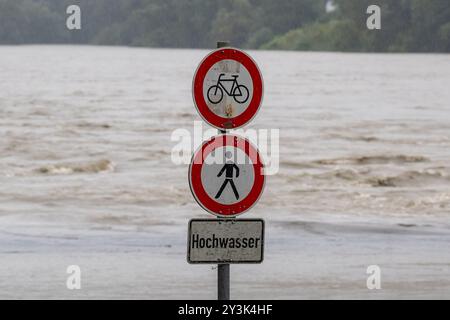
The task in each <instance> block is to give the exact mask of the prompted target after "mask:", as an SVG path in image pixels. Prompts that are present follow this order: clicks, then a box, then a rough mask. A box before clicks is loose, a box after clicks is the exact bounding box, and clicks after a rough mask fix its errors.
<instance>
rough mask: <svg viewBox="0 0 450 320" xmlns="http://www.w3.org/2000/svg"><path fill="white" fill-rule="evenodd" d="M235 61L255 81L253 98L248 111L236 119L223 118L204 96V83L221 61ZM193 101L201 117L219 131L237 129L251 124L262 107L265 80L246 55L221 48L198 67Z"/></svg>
mask: <svg viewBox="0 0 450 320" xmlns="http://www.w3.org/2000/svg"><path fill="white" fill-rule="evenodd" d="M227 59H229V60H235V61H238V62H240V63H241V64H243V65H244V67H245V68H246V69H247V70H248V72H249V73H250V76H251V77H252V80H253V97H252V100H251V102H250V104H249V105H248V107H247V109H246V110H245V111H244V112H243V113H241V114H240V115H239V116H237V117H234V118H223V117H220V116H218V115H216V114H214V113H213V112H212V111H211V110H210V109H209V107H208V105H207V103H206V101H205V97H204V96H203V81H204V79H205V77H206V73H207V72H208V71H209V69H210V68H211V67H212V66H213V65H214V64H215V63H217V62H219V61H221V60H227ZM192 86H193V90H192V92H193V100H194V104H195V106H196V108H197V110H198V112H199V113H200V116H201V117H202V118H203V120H205V121H206V122H207V123H209V124H210V125H211V126H213V127H215V128H217V129H237V128H240V127H242V126H244V125H245V124H247V123H248V122H250V121H251V120H252V119H253V118H254V117H255V115H256V113H257V112H258V110H259V108H260V107H261V102H262V98H263V79H262V75H261V72H260V70H259V68H258V66H257V64H256V62H255V61H254V60H253V59H252V58H251V57H250V56H249V55H247V54H246V53H244V52H243V51H240V50H238V49H236V48H221V49H217V50H215V51H213V52H211V53H210V54H209V55H207V56H206V57H205V58H204V59H203V61H202V62H201V63H200V65H199V66H198V68H197V70H196V72H195V75H194V81H193V84H192Z"/></svg>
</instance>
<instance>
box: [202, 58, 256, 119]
mask: <svg viewBox="0 0 450 320" xmlns="http://www.w3.org/2000/svg"><path fill="white" fill-rule="evenodd" d="M203 96H204V97H206V99H205V100H206V104H207V105H208V108H209V109H210V110H211V112H212V113H214V114H215V115H217V116H219V117H222V118H231V117H237V116H239V115H241V114H242V113H243V112H244V111H245V110H247V108H248V106H249V104H250V101H252V98H253V80H252V77H251V75H250V73H249V72H248V70H247V68H246V67H244V65H243V64H241V63H240V62H238V61H236V60H228V59H227V60H221V61H219V62H217V63H215V64H214V65H213V66H212V67H211V68H210V69H209V70H208V72H207V73H206V76H205V80H204V82H203Z"/></svg>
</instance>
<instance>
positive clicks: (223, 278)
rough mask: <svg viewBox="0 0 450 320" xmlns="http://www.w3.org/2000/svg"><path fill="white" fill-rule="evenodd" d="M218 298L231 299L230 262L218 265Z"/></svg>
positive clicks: (221, 44)
mask: <svg viewBox="0 0 450 320" xmlns="http://www.w3.org/2000/svg"><path fill="white" fill-rule="evenodd" d="M229 46H230V42H228V41H217V48H223V47H229ZM219 133H227V130H219ZM217 299H218V300H230V265H229V264H228V263H226V264H219V265H218V266H217Z"/></svg>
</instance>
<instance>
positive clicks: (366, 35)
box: [0, 0, 450, 52]
mask: <svg viewBox="0 0 450 320" xmlns="http://www.w3.org/2000/svg"><path fill="white" fill-rule="evenodd" d="M327 2H328V1H327V0H220V1H217V0H0V44H34V43H82V44H103V45H130V46H149V47H177V48H211V47H213V46H214V43H215V41H216V40H230V41H231V43H232V44H233V45H234V46H237V47H242V48H255V49H257V48H263V49H285V50H321V51H376V52H384V51H397V52H450V0H335V1H334V6H328V8H329V10H325V5H326V3H327ZM371 4H376V5H378V6H380V7H381V26H382V28H381V30H368V29H367V28H366V19H367V17H368V14H367V13H366V10H367V7H368V6H369V5H371ZM69 5H78V6H80V8H81V15H82V16H81V21H82V29H81V30H73V31H70V30H68V29H67V28H66V19H67V17H68V15H67V14H66V8H67V7H68V6H69ZM333 7H334V8H335V10H330V9H333ZM327 11H328V12H327Z"/></svg>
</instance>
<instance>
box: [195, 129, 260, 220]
mask: <svg viewBox="0 0 450 320" xmlns="http://www.w3.org/2000/svg"><path fill="white" fill-rule="evenodd" d="M242 142H244V143H242ZM223 146H234V147H237V148H239V149H241V150H242V151H244V152H245V153H246V154H247V156H249V157H250V154H249V153H251V155H252V157H250V159H251V160H252V163H253V169H254V175H255V181H254V184H253V187H252V190H251V191H250V193H249V194H248V195H247V196H246V197H245V198H244V199H242V200H241V201H239V202H236V203H234V204H230V205H225V204H221V203H219V202H217V201H215V200H214V199H212V198H211V197H210V196H209V195H208V194H207V193H206V191H205V189H204V188H203V185H202V181H201V170H202V166H203V163H204V160H205V159H206V158H207V156H208V155H209V154H210V153H211V152H212V151H213V150H215V149H217V148H220V147H223ZM250 150H252V152H249V151H250ZM263 170H264V163H263V161H262V158H261V156H260V154H259V151H258V149H257V148H255V147H254V146H253V145H252V143H251V142H250V141H249V140H248V139H245V138H242V137H239V136H237V135H229V134H224V135H219V136H215V137H213V138H211V140H209V141H206V142H204V143H203V144H202V146H200V148H199V149H198V150H197V151H196V152H195V153H194V155H193V156H192V160H191V164H190V166H189V185H190V188H191V191H192V194H193V196H194V198H195V200H196V201H197V203H198V204H199V205H200V206H201V207H202V208H203V209H205V210H206V211H208V212H210V213H212V214H214V215H216V216H219V217H224V216H225V217H235V216H238V215H240V214H242V213H244V212H246V211H247V210H249V209H250V208H252V207H253V206H254V205H255V204H256V203H257V202H258V200H259V198H260V196H261V194H262V192H263V190H264V186H265V175H264V171H263Z"/></svg>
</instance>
